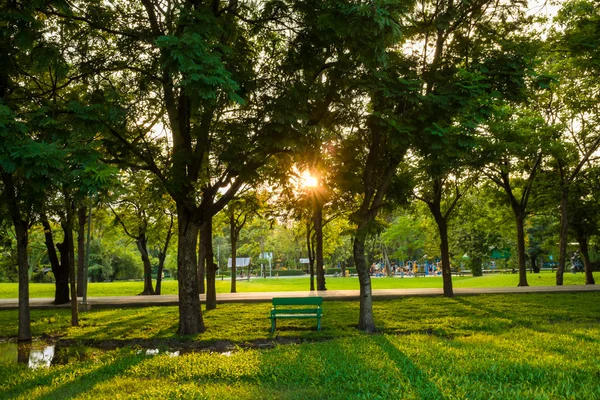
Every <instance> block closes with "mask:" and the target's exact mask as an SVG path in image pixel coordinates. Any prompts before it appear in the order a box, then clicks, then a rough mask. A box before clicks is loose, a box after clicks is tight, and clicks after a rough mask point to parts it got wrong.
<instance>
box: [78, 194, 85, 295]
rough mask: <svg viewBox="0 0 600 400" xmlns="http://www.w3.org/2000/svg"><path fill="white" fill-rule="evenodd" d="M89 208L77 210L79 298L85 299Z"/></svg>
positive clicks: (80, 207) (83, 207)
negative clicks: (84, 271) (84, 280)
mask: <svg viewBox="0 0 600 400" xmlns="http://www.w3.org/2000/svg"><path fill="white" fill-rule="evenodd" d="M86 209H87V207H86V206H85V205H81V206H79V208H78V209H77V296H79V297H83V275H84V274H83V267H84V264H85V224H86V222H87V221H86V220H87V212H86V211H87V210H86Z"/></svg>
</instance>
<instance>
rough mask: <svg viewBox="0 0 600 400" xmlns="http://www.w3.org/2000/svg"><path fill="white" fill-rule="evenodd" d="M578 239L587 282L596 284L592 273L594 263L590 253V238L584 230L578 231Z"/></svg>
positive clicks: (587, 283)
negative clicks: (591, 260)
mask: <svg viewBox="0 0 600 400" xmlns="http://www.w3.org/2000/svg"><path fill="white" fill-rule="evenodd" d="M577 241H578V242H579V251H581V257H582V258H583V267H584V271H585V284H586V285H595V284H596V281H595V280H594V274H593V273H592V263H591V262H590V253H589V249H588V238H587V235H585V234H584V233H582V232H577Z"/></svg>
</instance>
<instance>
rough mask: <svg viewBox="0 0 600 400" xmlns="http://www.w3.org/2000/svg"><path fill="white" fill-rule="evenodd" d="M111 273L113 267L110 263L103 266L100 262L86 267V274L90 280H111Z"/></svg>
mask: <svg viewBox="0 0 600 400" xmlns="http://www.w3.org/2000/svg"><path fill="white" fill-rule="evenodd" d="M112 274H113V268H112V267H111V266H110V265H107V266H104V265H100V264H94V265H92V266H90V268H89V269H88V276H89V277H90V280H91V281H92V282H104V281H106V280H111V278H112Z"/></svg>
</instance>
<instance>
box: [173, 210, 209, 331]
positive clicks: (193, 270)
mask: <svg viewBox="0 0 600 400" xmlns="http://www.w3.org/2000/svg"><path fill="white" fill-rule="evenodd" d="M177 218H178V229H177V231H178V234H179V235H178V236H179V237H178V243H177V275H178V278H177V279H178V283H179V329H178V330H177V333H179V334H180V335H193V334H196V333H200V332H204V321H203V319H202V310H201V309H200V295H199V293H198V271H197V262H196V243H197V242H198V231H199V230H200V225H199V223H198V222H196V221H194V219H193V213H192V212H190V211H188V210H186V209H185V207H184V206H183V205H179V204H178V205H177Z"/></svg>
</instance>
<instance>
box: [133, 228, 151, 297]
mask: <svg viewBox="0 0 600 400" xmlns="http://www.w3.org/2000/svg"><path fill="white" fill-rule="evenodd" d="M135 244H136V245H137V248H138V250H139V251H140V255H141V257H142V263H143V265H144V291H143V292H142V293H140V294H142V295H152V294H154V288H153V287H152V264H151V263H150V257H149V256H148V240H147V238H146V234H145V233H141V234H140V235H139V236H138V237H137V239H136V241H135Z"/></svg>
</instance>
